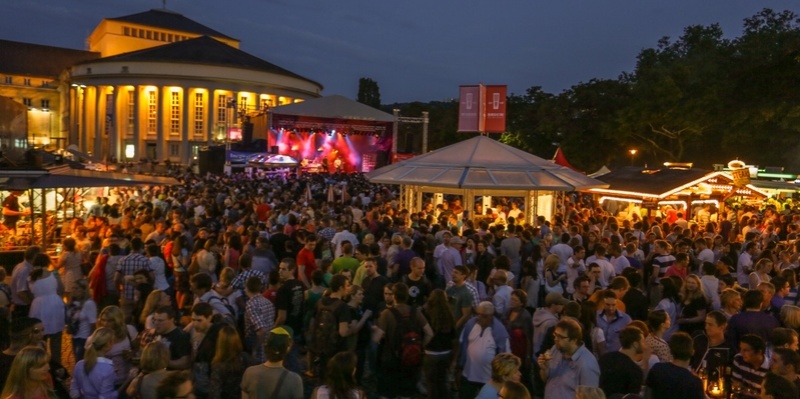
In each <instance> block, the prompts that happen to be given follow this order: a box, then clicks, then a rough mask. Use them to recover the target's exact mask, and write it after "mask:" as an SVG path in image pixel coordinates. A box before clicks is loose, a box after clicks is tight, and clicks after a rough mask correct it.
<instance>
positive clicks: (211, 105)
mask: <svg viewBox="0 0 800 399" xmlns="http://www.w3.org/2000/svg"><path fill="white" fill-rule="evenodd" d="M88 45H89V49H90V51H89V52H83V53H86V54H89V55H95V56H87V57H85V59H83V60H79V61H77V62H75V63H73V64H72V65H70V66H69V67H68V68H67V69H66V71H65V72H64V73H62V75H61V76H60V78H59V82H58V85H57V86H58V87H61V91H60V92H59V91H58V90H56V92H58V93H59V95H58V97H59V98H58V108H53V109H57V110H58V113H59V115H61V117H59V118H57V119H58V120H59V126H58V129H57V132H55V131H53V130H52V129H51V130H50V139H49V140H46V141H48V142H49V143H55V144H57V145H58V146H59V147H65V146H66V145H69V144H75V145H76V146H77V147H78V149H79V150H80V151H82V152H85V153H87V154H90V155H93V157H94V158H95V159H104V160H111V161H119V162H139V161H143V160H147V161H155V162H165V161H167V160H169V161H170V162H172V163H180V164H189V163H191V162H192V160H193V159H195V157H196V155H197V151H198V149H199V147H201V146H204V145H208V144H212V143H214V142H224V141H226V140H227V139H228V135H229V134H231V132H232V131H235V130H236V129H237V128H238V126H239V124H240V122H241V121H242V117H244V116H246V115H252V114H255V113H259V112H263V111H265V110H266V109H267V108H269V107H274V106H278V105H285V104H291V103H296V102H301V101H303V100H306V99H311V98H316V97H319V96H320V95H321V92H322V89H323V87H322V85H321V84H319V83H317V82H315V81H313V80H310V79H307V78H305V77H303V76H300V75H298V74H295V73H293V72H291V71H288V70H286V69H283V68H281V67H279V66H277V65H274V64H272V63H269V62H267V61H265V60H262V59H260V58H258V57H255V56H253V55H250V54H248V53H245V52H243V51H241V50H239V41H238V40H237V39H234V38H231V37H228V36H226V35H224V34H222V33H219V32H217V31H215V30H213V29H211V28H208V27H206V26H203V25H201V24H199V23H197V22H195V21H192V20H190V19H188V18H186V17H184V16H183V15H181V14H178V13H174V12H171V11H167V10H150V11H146V12H143V13H138V14H133V15H128V16H123V17H119V18H108V19H104V20H103V21H102V22H100V24H99V25H98V26H97V27H96V29H95V30H94V31H93V32H92V34H91V35H90V36H89V38H88ZM0 73H2V71H1V70H0ZM40 80H41V79H40ZM0 83H2V81H0ZM31 83H33V82H31ZM15 88H17V89H20V90H21V89H24V87H16V86H15ZM20 90H16V92H20ZM1 93H2V92H0V95H2V94H1ZM12 97H13V98H26V97H21V96H20V95H16V96H12ZM31 101H32V103H33V102H36V100H34V99H33V98H32V99H31ZM47 105H50V106H51V107H53V106H55V101H53V102H51V103H50V104H47ZM30 125H31V123H29V126H30ZM53 137H57V138H59V140H53V139H52V138H53Z"/></svg>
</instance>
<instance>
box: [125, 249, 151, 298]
mask: <svg viewBox="0 0 800 399" xmlns="http://www.w3.org/2000/svg"><path fill="white" fill-rule="evenodd" d="M139 270H147V271H150V259H147V258H146V257H145V256H144V255H142V254H138V253H133V254H130V255H128V256H126V257H125V258H123V259H122V260H121V261H119V263H118V264H117V272H119V273H121V274H122V277H123V278H124V277H125V276H133V274H134V273H136V272H138V271H139ZM123 287H124V290H123V298H125V299H126V300H128V301H133V300H134V299H135V292H136V285H135V284H134V283H129V282H127V281H126V282H124V283H123Z"/></svg>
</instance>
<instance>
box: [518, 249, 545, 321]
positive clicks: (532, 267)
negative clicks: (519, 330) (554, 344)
mask: <svg viewBox="0 0 800 399" xmlns="http://www.w3.org/2000/svg"><path fill="white" fill-rule="evenodd" d="M538 253H539V247H536V248H535V250H534V251H533V253H532V254H531V257H530V259H528V260H526V261H525V262H522V273H521V274H522V277H521V278H520V284H519V288H520V289H522V290H523V291H525V294H526V297H527V299H526V301H525V303H524V304H523V306H525V309H527V310H528V314H530V315H533V311H534V310H535V309H536V308H538V307H539V290H540V288H541V284H540V283H539V273H538V271H537V270H536V263H537V261H538V262H541V255H537V254H538Z"/></svg>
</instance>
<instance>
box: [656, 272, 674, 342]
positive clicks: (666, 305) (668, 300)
mask: <svg viewBox="0 0 800 399" xmlns="http://www.w3.org/2000/svg"><path fill="white" fill-rule="evenodd" d="M679 282H680V277H677V276H676V277H675V278H674V279H673V278H669V277H665V278H662V279H661V280H660V285H661V300H660V301H659V302H658V304H657V305H656V309H660V310H663V311H665V312H667V314H668V315H669V320H670V324H669V325H668V326H667V329H666V330H665V331H664V333H663V334H664V340H665V341H669V337H671V336H672V333H674V332H675V331H678V323H677V322H674V323H673V321H676V320H678V316H679V315H680V304H681V294H680V292H681V291H680V290H681V288H680V285H679ZM650 330H651V331H653V330H654V328H653V326H650Z"/></svg>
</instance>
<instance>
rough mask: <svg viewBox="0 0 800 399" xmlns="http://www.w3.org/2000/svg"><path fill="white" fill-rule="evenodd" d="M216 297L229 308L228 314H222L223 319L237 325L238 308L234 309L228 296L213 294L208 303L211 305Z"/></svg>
mask: <svg viewBox="0 0 800 399" xmlns="http://www.w3.org/2000/svg"><path fill="white" fill-rule="evenodd" d="M215 299H216V300H217V301H220V302H222V305H223V306H225V309H227V310H228V314H220V316H221V317H222V321H224V322H226V323H228V324H230V325H232V326H234V327H236V309H234V308H233V306H232V305H231V304H230V303H229V302H228V298H222V297H218V296H212V297H211V298H208V304H209V305H210V304H211V302H213V301H214V300H215Z"/></svg>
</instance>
